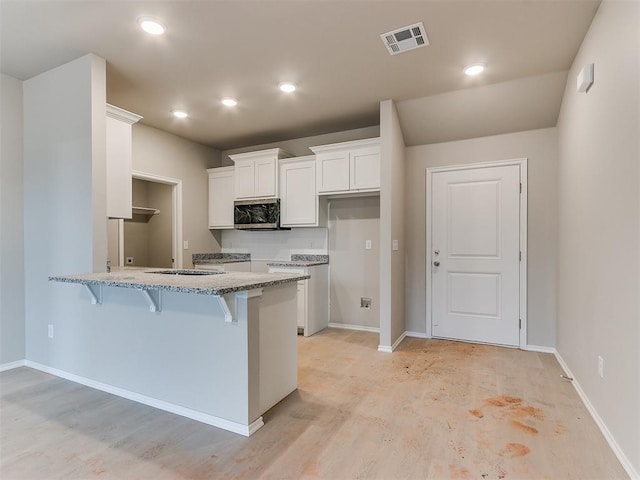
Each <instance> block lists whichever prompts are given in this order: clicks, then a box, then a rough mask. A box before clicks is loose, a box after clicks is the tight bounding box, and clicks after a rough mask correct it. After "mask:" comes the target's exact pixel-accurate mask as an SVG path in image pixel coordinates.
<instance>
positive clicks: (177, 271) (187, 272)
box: [145, 269, 227, 275]
mask: <svg viewBox="0 0 640 480" xmlns="http://www.w3.org/2000/svg"><path fill="white" fill-rule="evenodd" d="M145 273H159V274H160V275H220V274H221V273H227V272H217V271H213V270H188V269H182V270H180V269H174V270H152V271H150V272H145Z"/></svg>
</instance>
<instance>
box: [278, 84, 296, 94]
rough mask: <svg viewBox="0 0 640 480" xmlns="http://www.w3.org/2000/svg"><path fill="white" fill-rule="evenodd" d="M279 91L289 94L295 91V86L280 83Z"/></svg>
mask: <svg viewBox="0 0 640 480" xmlns="http://www.w3.org/2000/svg"><path fill="white" fill-rule="evenodd" d="M280 90H282V91H283V92H285V93H291V92H295V91H296V86H295V85H294V84H293V83H291V82H282V83H281V84H280Z"/></svg>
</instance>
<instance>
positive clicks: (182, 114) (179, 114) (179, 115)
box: [172, 110, 189, 118]
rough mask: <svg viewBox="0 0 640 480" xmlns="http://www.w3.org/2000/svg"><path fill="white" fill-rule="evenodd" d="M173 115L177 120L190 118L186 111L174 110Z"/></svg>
mask: <svg viewBox="0 0 640 480" xmlns="http://www.w3.org/2000/svg"><path fill="white" fill-rule="evenodd" d="M172 113H173V116H174V117H176V118H187V117H188V116H189V114H188V113H187V112H185V111H184V110H174V111H173V112H172Z"/></svg>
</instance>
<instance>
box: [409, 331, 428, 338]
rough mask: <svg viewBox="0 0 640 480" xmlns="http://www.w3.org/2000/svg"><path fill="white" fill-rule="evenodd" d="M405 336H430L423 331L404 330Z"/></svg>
mask: <svg viewBox="0 0 640 480" xmlns="http://www.w3.org/2000/svg"><path fill="white" fill-rule="evenodd" d="M404 334H405V336H407V337H411V338H431V337H430V336H429V335H427V334H426V333H423V332H404Z"/></svg>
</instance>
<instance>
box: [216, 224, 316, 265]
mask: <svg viewBox="0 0 640 480" xmlns="http://www.w3.org/2000/svg"><path fill="white" fill-rule="evenodd" d="M327 232H328V230H327V229H326V228H293V229H291V230H275V231H266V232H263V231H257V232H256V231H253V232H247V231H242V230H223V231H222V242H221V243H222V245H221V247H222V252H223V253H250V254H251V260H289V259H290V258H291V255H294V254H301V255H327V254H328V240H327Z"/></svg>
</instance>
